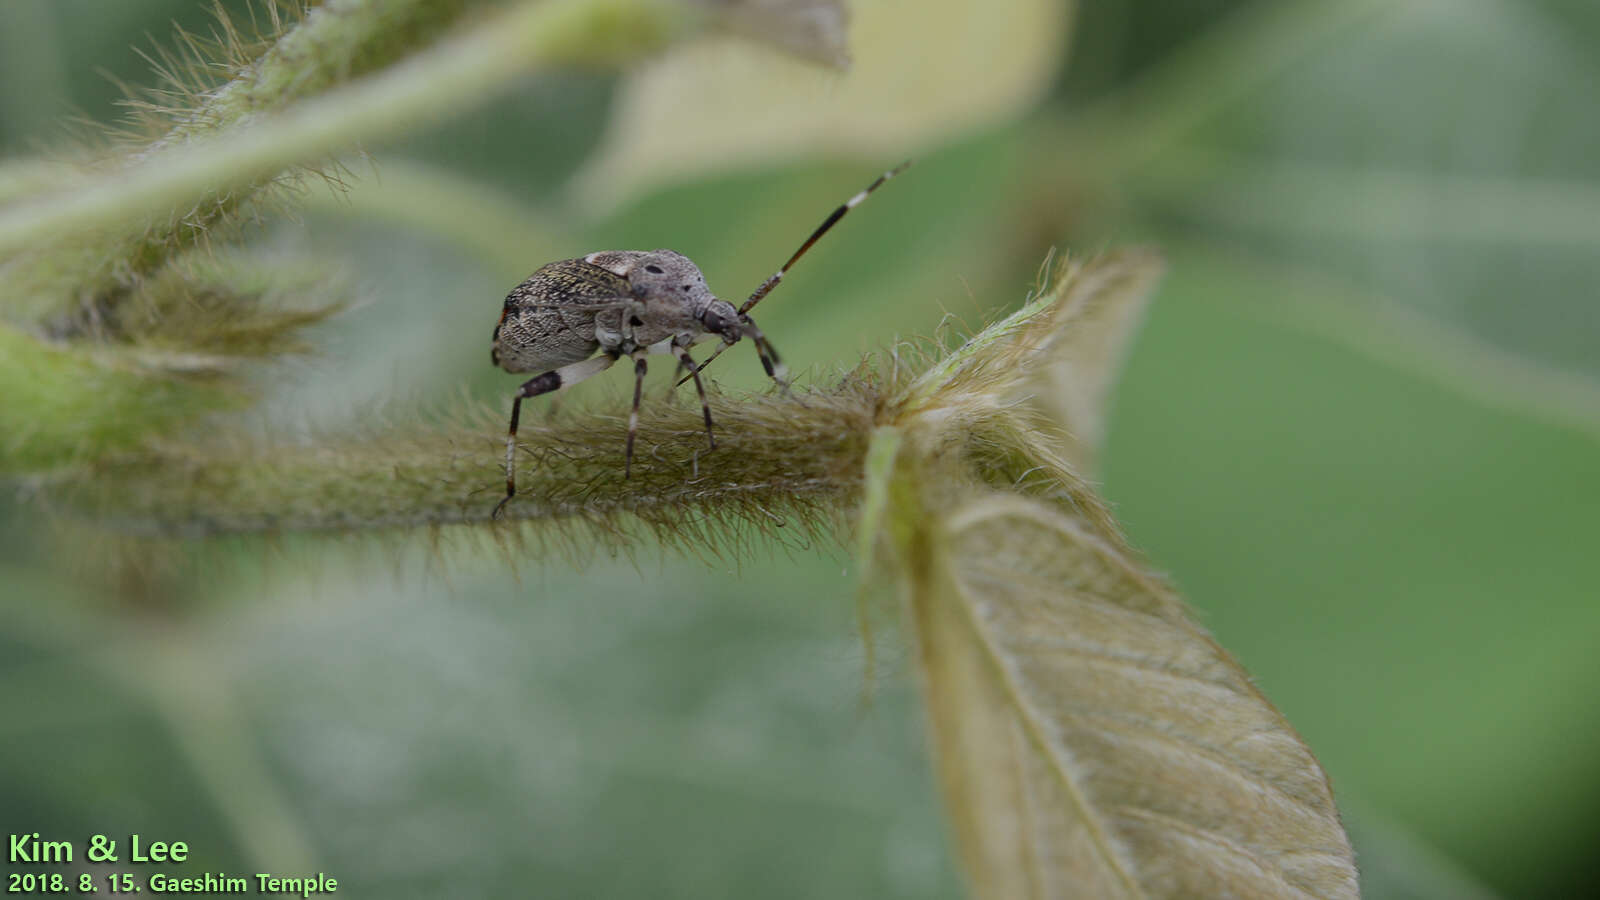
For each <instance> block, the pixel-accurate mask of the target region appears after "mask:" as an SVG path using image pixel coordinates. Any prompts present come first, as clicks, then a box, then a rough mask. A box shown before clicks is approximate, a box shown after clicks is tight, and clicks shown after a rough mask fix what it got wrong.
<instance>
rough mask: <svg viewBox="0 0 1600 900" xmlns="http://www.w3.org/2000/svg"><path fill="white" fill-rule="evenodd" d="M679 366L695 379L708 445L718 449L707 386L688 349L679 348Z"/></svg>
mask: <svg viewBox="0 0 1600 900" xmlns="http://www.w3.org/2000/svg"><path fill="white" fill-rule="evenodd" d="M677 350H678V364H679V365H681V366H683V367H684V368H685V369H688V370H689V377H690V378H693V379H694V389H695V391H696V392H697V393H699V394H700V411H701V412H702V413H704V414H705V417H706V443H708V444H710V445H711V449H712V450H715V449H717V438H716V435H714V434H712V433H711V404H710V403H708V402H707V401H706V386H705V385H704V384H702V383H701V382H700V367H699V366H697V365H695V364H694V357H692V356H690V355H689V348H688V347H678V348H677Z"/></svg>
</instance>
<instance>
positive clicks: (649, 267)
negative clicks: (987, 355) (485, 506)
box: [490, 162, 910, 516]
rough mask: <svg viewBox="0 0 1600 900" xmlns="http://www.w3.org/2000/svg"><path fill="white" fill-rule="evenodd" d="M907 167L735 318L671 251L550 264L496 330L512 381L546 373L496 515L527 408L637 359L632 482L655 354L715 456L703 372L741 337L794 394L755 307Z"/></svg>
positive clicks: (499, 361) (518, 402)
mask: <svg viewBox="0 0 1600 900" xmlns="http://www.w3.org/2000/svg"><path fill="white" fill-rule="evenodd" d="M908 165H910V163H909V162H905V163H901V164H900V165H899V166H897V167H895V168H893V169H891V170H889V171H887V172H885V173H883V174H882V175H879V176H878V178H877V179H876V180H875V181H873V182H872V184H870V185H867V187H866V189H865V190H863V191H861V192H860V193H858V194H856V195H855V196H854V197H851V198H850V199H849V200H847V201H845V202H844V204H843V205H841V206H840V207H839V208H838V209H835V210H834V211H833V212H832V213H830V214H829V215H828V218H826V219H825V220H823V222H822V224H821V225H819V226H817V229H816V230H815V231H813V232H812V233H811V236H810V237H808V238H806V241H805V243H803V244H801V245H800V249H799V250H796V251H795V252H794V255H793V256H790V257H789V261H788V262H786V263H784V264H783V267H782V268H780V269H778V271H777V272H774V273H773V274H772V275H771V276H770V277H769V278H767V280H766V281H764V282H762V283H761V286H760V287H758V288H756V290H755V293H753V294H751V295H750V297H749V299H747V300H745V301H744V304H743V305H742V306H740V307H738V308H737V309H735V308H734V306H733V304H731V303H729V302H728V301H726V300H720V299H718V298H717V297H716V295H715V294H713V293H711V289H710V288H709V287H707V286H706V278H705V275H703V274H701V272H700V267H699V266H696V265H695V264H694V262H693V261H692V260H690V259H689V257H687V256H684V255H683V254H681V253H678V252H676V251H673V250H600V251H597V252H594V253H590V254H588V255H587V256H582V257H579V258H577V259H563V260H559V261H557V262H553V263H550V264H548V265H546V266H544V267H542V268H540V269H539V270H538V271H537V272H534V273H533V274H532V275H530V276H528V279H527V280H526V281H524V282H522V283H521V284H519V285H517V286H516V287H514V288H512V289H511V293H510V294H508V295H506V302H505V307H504V308H503V309H502V310H501V312H500V321H499V322H498V323H496V324H495V327H494V346H493V349H492V350H491V351H490V358H491V359H492V360H493V361H494V364H495V365H497V366H499V367H500V368H502V369H505V370H506V371H507V372H539V373H540V374H538V375H535V376H534V377H532V378H530V379H528V380H527V381H525V382H523V384H522V387H520V388H518V389H517V393H516V394H515V396H514V397H513V398H512V401H511V427H510V429H509V433H508V434H507V435H506V496H505V499H503V500H501V501H500V503H499V504H498V505H497V506H495V508H494V515H495V516H499V515H500V511H501V510H502V509H504V508H505V505H506V504H507V503H510V502H511V498H512V497H514V496H516V494H517V480H516V451H517V417H518V416H519V415H520V414H521V412H522V401H523V400H524V399H526V398H528V397H537V396H538V395H540V394H547V393H549V392H551V391H555V390H560V389H562V388H565V387H568V386H571V385H574V384H577V383H578V382H580V381H582V380H584V379H585V378H588V377H590V376H591V375H598V374H599V373H601V372H604V371H605V370H606V369H609V368H611V365H612V364H613V363H615V362H616V361H617V360H619V359H621V358H622V357H624V356H626V357H628V358H630V359H632V360H633V372H634V385H633V412H632V414H631V415H629V417H628V442H627V450H626V452H625V454H624V460H625V461H624V463H623V477H624V478H626V477H628V476H629V475H630V474H631V473H632V471H633V440H634V435H635V433H636V432H637V431H638V428H639V399H640V396H641V395H642V394H643V391H644V376H645V368H646V365H645V356H646V355H647V354H651V353H670V354H672V355H673V356H676V357H677V359H678V365H679V366H681V367H682V368H683V369H685V370H686V371H687V372H688V373H689V374H688V376H686V377H685V379H684V380H685V381H687V380H690V379H693V380H694V386H695V390H696V391H697V392H699V395H700V409H701V412H702V413H704V416H705V422H706V440H707V442H709V443H710V445H711V448H712V449H716V446H717V441H716V437H715V436H714V435H713V433H712V428H711V407H710V405H709V404H707V403H706V390H705V385H704V384H703V383H702V382H701V380H700V370H701V369H703V368H704V367H705V366H706V365H707V364H709V363H710V362H711V360H713V359H715V358H716V357H717V355H718V354H720V353H721V352H722V351H723V350H725V349H727V348H728V347H731V346H732V345H734V344H736V343H738V342H739V340H740V339H741V338H746V337H748V338H750V342H751V343H753V344H755V348H756V355H757V356H759V357H760V358H761V365H762V367H763V368H765V369H766V371H767V374H768V375H770V376H771V377H772V380H773V381H775V382H777V384H778V386H779V387H780V388H782V389H784V390H788V382H787V381H786V379H785V374H786V373H785V370H784V366H783V363H782V362H781V361H780V360H779V359H778V353H777V351H775V350H773V349H772V344H771V343H770V342H769V341H768V340H767V338H766V335H764V334H762V333H761V329H759V328H757V327H756V323H755V322H754V321H752V320H751V318H750V308H751V307H753V306H755V305H756V304H757V303H759V302H761V298H763V297H765V296H766V295H767V294H768V293H770V292H771V291H772V289H773V288H774V287H777V285H778V282H779V281H782V280H783V276H784V274H785V273H787V272H788V271H789V268H790V267H791V266H793V265H794V264H795V262H796V261H797V260H798V259H800V257H801V256H804V255H805V252H806V251H807V250H810V249H811V245H812V244H815V243H816V242H817V240H818V239H819V238H821V237H822V236H823V235H824V234H827V233H828V229H830V228H832V227H833V226H834V225H835V224H836V223H837V222H838V221H839V220H840V219H842V218H844V214H845V213H847V212H849V211H850V210H852V209H854V208H855V207H856V205H857V204H859V203H860V202H861V201H863V200H865V199H867V195H868V194H871V193H872V192H873V191H875V190H877V189H878V187H879V185H882V184H883V183H884V182H885V181H888V180H889V179H891V178H893V177H894V176H896V175H898V174H900V172H902V171H903V170H904V169H905V167H906V166H908ZM707 336H715V337H718V338H721V339H722V343H721V345H720V346H718V347H717V349H716V350H714V351H713V352H712V354H711V356H709V357H707V358H706V361H705V362H703V363H700V364H698V365H697V364H696V363H695V361H694V358H693V357H691V356H690V355H689V348H690V347H691V346H692V345H693V344H694V343H695V342H697V341H699V340H701V339H703V338H705V337H707ZM678 383H679V384H682V383H683V382H682V381H680V382H678Z"/></svg>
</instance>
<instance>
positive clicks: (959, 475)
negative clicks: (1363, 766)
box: [863, 255, 1357, 898]
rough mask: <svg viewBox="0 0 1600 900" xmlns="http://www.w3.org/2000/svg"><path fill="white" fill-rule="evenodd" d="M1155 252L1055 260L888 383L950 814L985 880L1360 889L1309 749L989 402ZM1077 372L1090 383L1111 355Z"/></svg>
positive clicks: (1145, 275) (1071, 341)
mask: <svg viewBox="0 0 1600 900" xmlns="http://www.w3.org/2000/svg"><path fill="white" fill-rule="evenodd" d="M1158 268H1159V267H1158V265H1157V264H1156V262H1155V261H1154V260H1153V259H1152V258H1150V257H1148V256H1140V255H1130V256H1123V257H1108V258H1106V259H1103V260H1099V261H1096V262H1093V263H1090V264H1088V265H1081V266H1080V265H1076V264H1070V263H1069V264H1068V265H1066V266H1064V267H1063V268H1062V270H1061V274H1060V276H1059V278H1058V283H1057V286H1056V287H1055V288H1054V289H1053V290H1052V291H1050V292H1049V293H1047V294H1046V295H1045V296H1043V297H1041V298H1039V299H1038V300H1036V301H1034V302H1032V303H1030V304H1028V305H1026V306H1024V307H1023V309H1022V310H1020V311H1018V312H1017V313H1016V314H1014V315H1012V316H1011V317H1009V318H1007V319H1005V320H1003V321H1001V322H998V323H996V324H995V325H993V326H990V327H989V328H988V329H985V330H984V331H983V332H982V333H980V334H978V335H976V336H975V337H973V338H972V339H971V340H970V341H968V342H967V344H966V345H965V346H964V347H962V348H961V349H959V350H957V351H956V352H955V353H954V354H952V355H951V356H950V357H948V358H947V359H945V360H943V361H941V362H940V363H938V364H937V365H935V366H934V367H933V368H931V369H930V370H929V371H928V372H927V373H925V374H924V375H923V376H922V377H921V378H919V379H917V380H916V381H915V382H913V383H912V384H911V385H909V386H908V388H907V389H906V390H905V392H904V393H903V394H902V395H901V399H900V404H899V415H898V417H897V422H896V425H897V429H898V430H897V431H895V432H893V434H894V436H895V438H896V439H897V440H904V442H905V448H904V449H901V450H900V451H899V452H898V453H897V454H896V455H895V457H894V458H895V460H896V463H895V470H894V472H893V474H892V475H890V476H888V478H889V480H890V483H891V486H890V487H889V488H888V489H887V491H886V493H887V495H888V497H889V500H888V504H887V506H888V508H887V510H884V511H876V512H874V513H873V515H872V517H871V518H870V521H881V522H882V528H883V532H884V533H885V534H887V535H888V536H889V537H890V540H889V541H888V543H889V544H890V546H891V548H892V551H893V552H892V553H890V554H887V555H889V556H891V557H892V558H893V562H892V563H891V565H890V566H889V568H891V569H892V570H893V571H894V573H895V575H896V576H897V581H898V582H899V583H900V584H902V585H903V586H904V590H905V596H906V598H907V601H908V602H907V612H908V615H909V616H910V619H911V628H912V631H913V633H914V634H915V635H916V639H917V643H918V646H919V651H920V657H921V661H922V669H923V674H924V682H925V689H926V691H927V705H928V710H929V720H930V726H931V730H932V735H933V741H934V746H935V754H936V756H937V758H938V767H939V775H940V780H941V782H942V784H943V787H944V791H945V797H946V802H947V805H948V807H949V810H950V813H951V821H952V827H953V830H954V832H955V836H956V838H957V843H958V844H959V846H960V849H961V853H962V856H963V858H964V860H965V862H966V867H967V872H968V875H969V877H970V880H971V883H972V885H973V888H974V891H975V894H976V896H978V897H984V898H1014V897H1069V896H1070V897H1079V896H1086V897H1173V898H1178V897H1215V896H1234V897H1245V896H1248V897H1322V898H1328V897H1354V896H1357V884H1356V872H1355V866H1354V861H1353V858H1352V854H1351V850H1350V845H1349V841H1348V839H1347V838H1346V836H1345V834H1344V830H1343V828H1342V826H1341V825H1340V822H1339V816H1338V812H1337V809H1336V808H1335V806H1334V803H1333V797H1332V793H1331V791H1330V790H1329V786H1328V782H1327V778H1326V776H1325V775H1324V774H1323V771H1322V769H1321V767H1320V766H1319V765H1318V763H1317V761H1316V759H1315V758H1314V757H1313V756H1312V754H1311V751H1310V750H1309V749H1307V748H1306V746H1305V745H1304V744H1303V743H1302V742H1301V741H1300V739H1299V737H1298V736H1297V735H1296V734H1295V733H1294V730H1293V729H1292V728H1291V727H1290V726H1289V724H1288V723H1287V722H1286V721H1285V720H1284V719H1283V717H1282V715H1281V714H1279V713H1278V711H1277V710H1275V709H1274V708H1273V707H1272V705H1271V704H1270V703H1268V702H1267V700H1266V699H1265V698H1264V697H1263V696H1262V695H1261V694H1260V693H1259V692H1258V691H1257V690H1256V689H1255V687H1254V686H1253V685H1252V684H1251V683H1250V680H1249V677H1248V676H1247V675H1246V674H1245V672H1244V671H1243V670H1242V669H1241V668H1240V667H1239V666H1238V664H1237V663H1235V662H1234V661H1233V659H1232V658H1231V657H1229V656H1228V654H1227V653H1226V652H1225V651H1224V650H1223V649H1222V648H1221V647H1219V646H1218V645H1217V644H1216V643H1215V641H1213V640H1212V639H1211V637H1210V635H1208V634H1207V633H1206V632H1205V630H1204V629H1202V628H1201V627H1199V626H1198V625H1196V624H1195V623H1194V622H1193V621H1192V620H1191V619H1190V617H1189V615H1188V613H1187V611H1186V609H1185V607H1184V605H1183V603H1182V601H1181V600H1180V599H1179V598H1178V596H1177V595H1176V594H1175V593H1174V592H1173V590H1172V589H1171V588H1170V587H1169V586H1168V585H1167V584H1166V583H1165V582H1163V581H1162V580H1161V579H1160V578H1159V577H1158V576H1155V575H1154V574H1152V573H1150V572H1149V571H1148V570H1146V569H1145V567H1144V566H1143V564H1142V563H1141V562H1140V561H1139V560H1138V558H1137V556H1136V555H1135V554H1134V553H1133V551H1131V550H1130V549H1128V547H1127V546H1126V544H1125V543H1124V542H1123V540H1122V538H1121V536H1120V534H1119V533H1118V531H1117V528H1116V525H1115V523H1114V522H1113V521H1112V520H1111V518H1110V515H1109V513H1108V512H1107V511H1106V507H1105V504H1104V502H1103V501H1101V500H1100V499H1099V498H1098V497H1097V496H1095V494H1094V492H1093V491H1092V489H1091V488H1090V487H1089V485H1088V484H1087V483H1086V482H1084V481H1083V480H1082V478H1081V477H1079V476H1078V475H1077V473H1076V472H1075V471H1074V469H1073V467H1072V465H1071V464H1070V463H1069V462H1068V461H1067V459H1066V458H1064V457H1062V456H1059V455H1057V454H1056V453H1054V452H1053V450H1052V448H1051V445H1050V444H1049V443H1048V442H1046V441H1042V440H1041V439H1040V438H1039V437H1038V435H1039V433H1040V431H1041V429H1045V428H1048V425H1047V423H1042V422H1040V421H1039V420H1038V419H1037V417H1036V414H1035V412H1034V411H1033V410H1032V409H1030V407H1029V406H1028V405H1026V404H1017V403H1014V402H1006V401H1005V400H1004V398H1006V397H1012V396H1015V395H1016V394H1017V392H1018V390H1019V389H1021V387H1022V386H1023V385H1024V384H1027V383H1030V382H1031V383H1033V384H1037V383H1038V378H1039V375H1040V373H1041V371H1043V370H1047V369H1049V368H1050V367H1051V366H1052V365H1060V364H1061V363H1062V361H1063V359H1064V358H1072V357H1073V356H1074V354H1079V353H1080V352H1081V349H1082V346H1083V339H1082V338H1076V337H1074V336H1072V335H1071V334H1070V329H1071V328H1072V327H1073V326H1074V325H1087V326H1088V331H1087V332H1086V334H1085V335H1084V338H1087V337H1089V336H1091V335H1092V334H1093V333H1095V332H1097V331H1099V332H1102V333H1103V332H1104V330H1105V329H1104V328H1103V326H1104V325H1105V323H1107V322H1115V321H1117V320H1118V319H1119V318H1121V317H1120V316H1118V315H1115V314H1114V313H1115V310H1116V309H1117V308H1118V307H1121V308H1124V309H1137V308H1138V307H1139V306H1140V305H1141V303H1142V294H1143V293H1144V292H1146V291H1147V290H1148V288H1149V287H1150V286H1151V285H1152V284H1153V282H1154V276H1155V273H1156V272H1157V271H1158ZM1111 330H1113V331H1114V330H1117V329H1111ZM1080 358H1082V357H1080ZM1098 358H1099V359H1100V360H1102V361H1103V360H1106V359H1110V358H1111V357H1110V356H1109V355H1106V354H1101V355H1100V356H1099V357H1098ZM1086 371H1087V374H1088V375H1089V378H1090V381H1091V386H1090V387H1091V390H1090V391H1089V393H1091V394H1094V395H1098V394H1099V393H1100V388H1099V387H1098V385H1096V384H1094V382H1098V381H1100V380H1101V379H1103V378H1104V377H1106V375H1107V373H1108V372H1109V371H1110V367H1109V366H1108V365H1104V364H1099V365H1095V366H1090V367H1089V368H1088V369H1087V370H1086ZM1040 405H1042V406H1044V407H1046V408H1048V407H1051V406H1058V407H1059V406H1062V405H1063V404H1062V402H1061V400H1060V398H1055V402H1054V403H1051V402H1044V403H1041V404H1040ZM1093 405H1094V404H1089V406H1090V407H1091V408H1092V407H1093ZM879 434H880V436H881V435H884V434H888V432H886V431H880V433H879ZM880 439H881V438H880ZM1069 446H1070V445H1069ZM887 455H888V454H887V453H884V454H878V453H875V452H873V451H869V454H868V458H879V457H881V456H887ZM876 477H877V478H878V479H879V480H882V479H883V478H884V475H883V474H882V473H881V472H880V473H878V474H877V475H876ZM863 520H864V521H868V520H869V519H868V517H865V516H864V517H863Z"/></svg>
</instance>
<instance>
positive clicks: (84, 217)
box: [0, 0, 698, 253]
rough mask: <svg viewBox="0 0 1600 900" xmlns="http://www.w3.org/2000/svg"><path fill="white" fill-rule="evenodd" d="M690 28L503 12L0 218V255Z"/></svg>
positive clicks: (655, 6) (257, 175)
mask: <svg viewBox="0 0 1600 900" xmlns="http://www.w3.org/2000/svg"><path fill="white" fill-rule="evenodd" d="M697 19H698V17H695V16H690V15H687V14H686V13H685V12H684V9H683V8H682V7H679V6H676V5H672V4H667V3H663V2H660V0H550V2H545V3H533V4H523V5H520V6H517V7H514V8H512V9H510V10H508V11H506V12H505V13H502V14H500V15H498V16H496V17H494V18H493V19H491V20H488V21H486V22H484V23H482V24H480V25H478V26H476V27H474V28H473V29H472V30H471V31H469V32H467V33H465V34H462V35H459V36H457V37H455V38H453V39H450V40H447V41H444V42H441V43H440V44H438V45H437V46H435V47H433V48H431V49H429V50H427V51H424V52H423V53H420V54H418V55H417V56H415V57H413V58H411V59H408V60H406V61H404V62H402V63H399V64H396V65H394V66H391V67H390V68H388V69H386V70H384V71H383V72H382V73H380V74H377V75H374V76H371V77H369V78H367V79H365V80H362V81H359V82H356V83H353V84H350V85H348V86H346V87H342V88H338V89H336V90H333V91H329V92H327V93H325V94H322V95H320V96H317V97H315V98H313V99H310V100H306V101H303V102H301V103H299V104H296V105H295V106H293V107H291V108H289V109H287V110H285V111H283V112H281V113H277V114H274V115H269V116H263V117H256V118H251V119H249V120H247V121H245V122H242V123H240V124H238V125H236V126H235V127H233V128H231V129H229V130H228V131H226V132H225V133H223V134H221V135H219V136H217V137H214V138H208V139H205V140H197V141H194V142H190V143H185V144H183V145H181V146H176V147H171V148H167V149H163V150H161V151H160V152H157V153H154V154H152V155H150V156H149V157H148V158H146V159H144V160H141V161H140V162H138V163H136V164H134V165H132V166H130V167H129V168H127V169H126V170H124V171H121V172H119V173H117V174H115V175H114V176H107V177H104V178H100V179H96V180H93V181H91V182H89V183H87V184H85V185H82V186H79V187H77V188H75V189H73V190H70V191H67V192H65V193H63V194H56V195H51V196H48V197H42V198H37V199H35V200H32V201H30V202H27V203H21V204H17V205H15V206H13V207H12V208H10V209H8V210H5V211H4V212H0V253H5V252H9V251H13V250H17V249H20V248H22V247H26V246H30V245H37V244H38V243H40V242H42V241H47V240H51V239H56V238H60V237H63V236H66V235H68V234H71V233H75V232H80V231H84V230H94V229H101V228H111V227H115V226H116V225H117V224H119V223H121V222H124V221H126V220H128V219H129V218H132V217H137V216H141V215H145V214H149V213H152V212H156V211H158V210H161V209H164V208H167V207H169V206H172V205H175V204H182V203H185V202H191V201H193V200H194V199H195V198H197V197H201V196H204V195H206V194H207V193H208V192H213V191H217V190H218V189H219V186H220V185H229V184H241V183H243V184H248V183H251V182H255V181H259V180H261V179H265V178H268V177H270V176H272V175H274V174H276V173H277V172H279V171H282V170H283V169H284V168H285V167H287V166H290V165H292V164H295V163H299V162H306V161H308V160H316V159H319V158H324V157H326V156H327V155H328V154H330V153H333V152H335V151H337V150H338V149H340V148H341V147H346V146H349V145H351V144H353V143H356V142H358V141H363V140H375V139H381V138H385V137H390V136H393V135H396V134H399V133H402V132H404V131H407V130H409V129H411V128H414V127H416V126H417V125H420V124H423V123H425V122H428V121H433V120H437V119H439V118H442V117H444V116H446V115H448V114H451V113H453V112H458V111H459V110H460V109H461V105H462V99H463V98H476V99H477V100H481V99H483V98H485V97H487V96H491V95H492V94H493V93H494V92H495V91H496V90H498V89H499V88H501V87H502V86H504V85H505V84H506V83H507V82H508V81H510V80H511V79H512V78H513V77H515V76H517V75H519V74H521V73H523V72H526V71H528V70H529V69H533V68H538V67H540V66H558V65H575V64H588V65H601V64H611V63H616V62H620V61H625V60H629V59H634V58H637V57H638V56H640V55H642V54H645V53H649V52H651V51H654V50H657V49H659V48H661V47H664V46H666V45H667V44H668V43H670V42H671V41H672V40H673V39H674V38H676V37H677V36H679V35H681V34H683V33H684V32H685V31H686V30H687V29H688V27H689V26H691V25H693V24H694V23H695V22H696V21H697ZM469 102H470V101H469Z"/></svg>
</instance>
